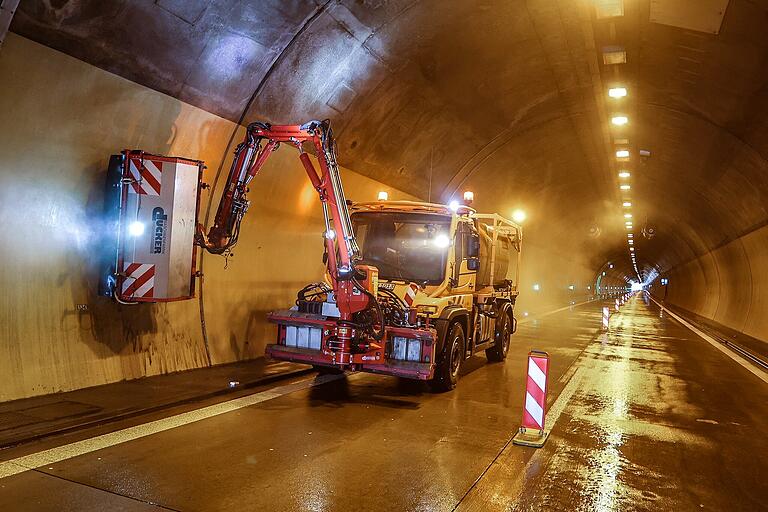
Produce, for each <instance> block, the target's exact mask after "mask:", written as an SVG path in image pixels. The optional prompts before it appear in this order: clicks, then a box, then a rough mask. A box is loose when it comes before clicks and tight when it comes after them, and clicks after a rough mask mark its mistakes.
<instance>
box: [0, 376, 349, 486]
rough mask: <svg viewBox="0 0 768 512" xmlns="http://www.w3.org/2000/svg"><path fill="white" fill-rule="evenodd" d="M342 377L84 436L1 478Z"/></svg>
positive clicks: (0, 471)
mask: <svg viewBox="0 0 768 512" xmlns="http://www.w3.org/2000/svg"><path fill="white" fill-rule="evenodd" d="M342 377H344V375H321V376H319V377H315V378H310V379H305V380H302V381H299V382H294V383H292V384H287V385H285V386H279V387H276V388H274V389H269V390H266V391H261V392H259V393H254V394H252V395H248V396H243V397H240V398H235V399H234V400H229V401H227V402H222V403H220V404H214V405H209V406H207V407H203V408H202V409H197V410H194V411H188V412H183V413H181V414H176V415H174V416H169V417H168V418H162V419H159V420H155V421H150V422H149V423H144V424H142V425H136V426H134V427H128V428H124V429H122V430H117V431H115V432H110V433H108V434H102V435H100V436H96V437H92V438H89V439H83V440H82V441H76V442H74V443H70V444H65V445H63V446H57V447H56V448H51V449H49V450H43V451H40V452H37V453H32V454H29V455H24V456H22V457H18V458H15V459H11V460H8V461H5V462H0V479H2V478H6V477H9V476H12V475H17V474H19V473H23V472H25V471H29V470H32V469H35V468H39V467H42V466H47V465H50V464H55V463H57V462H61V461H64V460H67V459H71V458H73V457H78V456H80V455H85V454H86V453H91V452H95V451H96V450H101V449H104V448H109V447H111V446H115V445H118V444H122V443H126V442H128V441H133V440H134V439H139V438H142V437H146V436H151V435H152V434H157V433H159V432H164V431H166V430H170V429H173V428H177V427H182V426H184V425H189V424H190V423H195V422H197V421H201V420H205V419H208V418H212V417H214V416H219V415H221V414H226V413H228V412H232V411H236V410H238V409H242V408H244V407H250V406H252V405H256V404H260V403H262V402H266V401H267V400H272V399H273V398H278V397H281V396H284V395H287V394H289V393H293V392H294V391H300V390H302V389H308V388H311V387H313V386H318V385H320V384H325V383H327V382H330V381H333V380H337V379H340V378H342Z"/></svg>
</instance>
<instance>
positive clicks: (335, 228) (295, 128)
mask: <svg viewBox="0 0 768 512" xmlns="http://www.w3.org/2000/svg"><path fill="white" fill-rule="evenodd" d="M306 142H310V143H312V144H313V145H314V147H315V151H316V153H317V159H318V162H319V165H320V175H318V173H317V171H316V170H315V167H314V165H313V164H312V161H311V160H310V158H309V155H308V154H307V153H305V152H304V143H306ZM281 143H288V144H293V145H294V146H296V147H297V148H298V150H299V159H300V160H301V163H302V164H303V165H304V170H305V171H306V173H307V176H308V177H309V180H310V181H311V182H312V185H313V186H314V188H315V190H317V193H318V196H319V198H320V201H321V203H322V207H323V217H324V219H325V233H324V238H325V250H326V255H327V268H328V275H329V276H330V278H331V281H332V285H333V291H334V294H335V297H336V302H337V305H338V309H339V313H340V323H341V324H345V327H340V328H339V334H338V338H339V340H338V349H339V352H340V353H341V354H342V355H344V354H346V355H348V354H349V353H350V351H351V343H352V338H353V336H354V335H356V333H355V332H354V329H353V328H351V327H346V324H353V323H354V322H353V320H354V318H353V315H355V313H359V312H362V311H364V310H368V309H375V310H376V311H377V312H378V317H379V331H378V332H377V333H376V332H373V331H372V327H370V326H369V329H370V330H371V332H372V334H373V337H374V338H377V339H378V338H380V337H381V336H382V335H383V329H384V326H383V318H382V317H381V312H380V309H379V308H378V303H377V302H376V299H375V297H374V295H373V294H372V293H371V292H370V291H369V290H368V288H369V287H370V283H371V282H374V283H375V278H373V279H371V277H372V275H373V276H375V274H376V272H377V270H376V269H375V268H374V267H370V266H364V265H358V266H357V267H356V266H355V262H356V261H357V260H359V258H360V249H359V248H358V246H357V242H356V240H355V235H354V231H353V230H352V221H351V220H350V217H349V211H348V207H347V201H346V198H345V197H344V189H343V187H342V183H341V177H340V175H339V168H338V164H337V163H336V147H335V142H334V139H333V132H332V131H331V128H330V123H329V122H328V121H310V122H308V123H305V124H303V125H282V126H278V125H274V126H273V125H269V124H267V123H259V122H256V123H251V124H250V125H248V128H247V133H246V136H245V140H244V141H243V142H241V143H240V144H239V145H238V146H237V148H236V149H235V158H234V161H233V162H232V167H231V169H230V171H229V177H228V178H227V184H226V188H225V189H224V193H223V195H222V197H221V200H220V202H219V207H218V209H217V211H216V218H215V221H214V224H213V226H212V227H211V229H210V230H209V232H208V234H206V233H205V231H204V228H203V226H198V232H197V236H196V243H197V244H198V245H200V246H202V247H203V248H205V249H206V250H207V251H208V252H211V253H214V254H223V253H226V252H227V251H229V250H230V249H231V248H232V247H233V246H234V245H235V244H236V243H237V240H238V237H239V235H240V223H241V221H242V219H243V216H244V215H245V212H246V211H247V210H248V205H249V204H250V203H249V201H248V200H247V199H246V193H247V192H248V184H249V183H250V182H251V180H252V179H253V178H254V176H256V175H257V174H258V173H259V171H261V168H262V167H263V166H264V164H265V163H266V161H267V159H268V158H269V157H270V155H271V154H272V153H273V152H274V151H276V150H277V149H278V148H279V146H280V144H281ZM361 281H364V282H365V283H366V284H368V285H369V286H364V284H362V283H361ZM374 290H375V288H374Z"/></svg>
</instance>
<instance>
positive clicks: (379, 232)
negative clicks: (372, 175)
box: [352, 212, 451, 284]
mask: <svg viewBox="0 0 768 512" xmlns="http://www.w3.org/2000/svg"><path fill="white" fill-rule="evenodd" d="M352 224H353V226H354V229H355V235H356V236H357V243H358V244H359V246H360V250H361V253H362V255H363V260H362V263H366V264H368V265H373V266H374V267H376V268H378V269H379V278H380V279H390V280H397V279H400V280H406V281H416V282H420V283H428V284H439V283H442V282H443V277H444V274H445V263H446V258H447V255H448V247H449V246H450V244H451V239H450V237H449V234H450V227H451V218H450V217H447V216H444V215H431V214H414V213H386V212H375V213H374V212H364V213H356V214H354V215H352Z"/></svg>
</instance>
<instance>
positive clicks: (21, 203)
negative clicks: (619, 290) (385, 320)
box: [0, 34, 594, 401]
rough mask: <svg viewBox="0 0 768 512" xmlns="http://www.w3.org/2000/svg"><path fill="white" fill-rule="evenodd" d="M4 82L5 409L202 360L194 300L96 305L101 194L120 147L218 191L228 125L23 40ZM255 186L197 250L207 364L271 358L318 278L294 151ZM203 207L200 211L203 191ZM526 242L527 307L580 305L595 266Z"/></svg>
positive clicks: (368, 188)
mask: <svg viewBox="0 0 768 512" xmlns="http://www.w3.org/2000/svg"><path fill="white" fill-rule="evenodd" d="M0 76H2V80H0V115H2V123H0V171H2V172H0V225H2V230H0V240H2V249H0V287H1V289H2V290H3V294H2V295H0V401H5V400H10V399H16V398H22V397H28V396H34V395H40V394H46V393H51V392H57V391H66V390H71V389H77V388H82V387H87V386H93V385H99V384H104V383H108V382H114V381H119V380H124V379H133V378H139V377H143V376H147V375H156V374H161V373H166V372H174V371H180V370H186V369H191V368H196V367H200V366H204V365H206V364H207V357H206V353H205V346H204V342H203V337H202V331H201V325H200V320H201V317H200V310H199V304H198V302H197V301H182V302H175V303H166V304H142V305H137V306H122V305H118V304H115V303H113V302H111V301H110V300H107V299H105V298H102V297H98V296H96V289H97V283H98V275H99V268H98V260H99V258H98V257H97V255H98V253H99V250H100V247H99V245H100V239H99V232H100V227H101V226H100V224H99V221H100V215H101V209H102V205H103V185H104V177H105V171H106V164H107V162H108V158H109V155H110V154H113V153H115V152H117V151H119V150H121V149H124V148H142V149H144V150H146V151H150V152H154V153H159V154H172V155H178V156H185V157H189V158H195V159H201V160H204V161H205V162H206V163H207V165H208V167H209V168H208V170H207V171H206V173H205V176H204V180H205V181H206V182H208V183H212V182H213V178H214V173H215V170H216V168H217V167H218V165H219V163H220V160H221V158H222V156H223V155H225V154H226V159H227V161H225V162H224V173H225V174H226V170H227V168H228V165H229V160H230V159H231V149H232V148H229V150H228V149H227V142H228V139H229V137H230V134H231V133H232V130H233V129H234V128H235V125H234V124H233V123H232V122H230V121H228V120H225V119H223V118H220V117H217V116H215V115H213V114H210V113H208V112H205V111H203V110H201V109H199V108H197V107H193V106H190V105H188V104H185V103H183V102H181V101H179V100H177V99H174V98H172V97H169V96H166V95H164V94H162V93H159V92H156V91H153V90H151V89H149V88H146V87H144V86H141V85H138V84H136V83H133V82H130V81H128V80H126V79H124V78H120V77H118V76H116V75H113V74H111V73H109V72H106V71H104V70H101V69H99V68H96V67H94V66H91V65H89V64H86V63H84V62H82V61H79V60H77V59H75V58H72V57H68V56H66V55H64V54H62V53H59V52H58V51H55V50H52V49H50V48H47V47H44V46H42V45H39V44H37V43H34V42H32V41H30V40H28V39H25V38H23V37H21V36H18V35H15V34H9V36H8V39H7V40H6V42H5V44H4V46H3V49H2V51H1V52H0ZM307 116H310V114H307ZM285 121H286V122H292V121H297V120H295V119H292V120H285ZM240 131H241V132H242V128H241V129H240ZM241 134H242V133H239V134H238V135H237V136H236V137H235V140H236V141H237V140H238V138H239V137H240V135H241ZM342 142H343V141H342ZM342 174H343V177H344V181H345V186H346V188H347V195H348V197H350V198H351V199H353V200H371V199H373V198H374V197H375V195H376V192H377V191H379V190H387V191H389V193H390V197H391V198H392V199H412V198H413V196H410V195H408V194H405V193H403V192H400V191H398V190H396V189H393V188H392V187H389V186H386V185H383V184H381V183H379V182H377V181H375V180H373V179H370V178H367V177H364V176H362V175H360V174H357V173H355V172H352V171H350V170H347V169H342ZM251 190H252V192H251V194H250V199H251V200H252V205H251V209H250V211H249V214H248V215H247V216H246V219H245V221H244V225H243V230H244V232H243V237H242V238H241V241H240V243H239V244H238V246H236V248H235V249H234V253H235V255H234V257H233V258H231V259H230V260H229V261H227V262H225V260H224V259H223V258H221V257H216V256H211V255H205V256H204V257H203V268H204V273H205V276H204V289H203V292H204V293H203V297H204V302H203V305H204V308H205V321H206V324H207V333H208V341H209V344H210V352H211V360H212V363H213V364H220V363H226V362H230V361H236V360H243V359H249V358H254V357H260V356H262V355H263V351H264V345H265V344H266V343H268V342H269V341H270V340H271V339H272V338H273V336H274V330H273V328H272V327H271V326H270V325H269V324H268V323H267V322H266V320H265V316H266V313H267V312H268V311H270V310H272V309H277V308H282V307H287V306H290V305H291V304H292V303H293V301H294V299H295V293H296V290H297V289H298V288H300V287H301V286H303V285H304V284H306V283H307V282H310V281H316V280H319V279H321V278H322V272H323V270H322V263H321V251H322V245H321V239H320V235H319V233H320V232H321V230H322V217H321V215H320V211H319V208H318V206H317V199H316V197H315V192H314V190H313V189H312V187H311V186H310V185H309V183H308V181H307V180H306V178H305V176H304V174H303V170H302V167H301V165H300V163H299V160H298V159H297V158H295V152H294V150H293V149H291V148H283V149H282V150H281V151H279V152H278V153H276V154H275V155H274V156H273V157H272V159H271V160H270V162H269V163H268V165H267V166H266V167H265V169H264V171H263V172H262V173H261V174H260V175H259V176H258V177H256V178H255V180H254V182H253V183H252V185H251ZM212 193H213V194H214V196H215V197H214V199H217V198H218V194H220V193H221V190H217V191H213V192H212ZM426 195H427V194H426V193H425V194H424V196H426ZM202 200H203V205H202V211H205V207H206V206H207V202H208V201H209V200H210V197H209V192H204V194H203V197H202ZM532 241H534V243H531V244H527V245H525V246H524V247H525V250H524V262H523V272H522V275H521V297H520V301H519V304H518V307H519V310H529V311H531V312H532V313H533V312H537V311H545V310H547V309H550V308H554V307H562V306H563V305H565V304H568V303H569V302H570V301H574V302H578V301H581V300H583V299H585V298H586V297H587V294H588V293H589V291H588V290H587V289H586V286H589V285H590V284H591V283H592V281H593V279H594V271H593V270H592V269H590V268H589V267H588V265H586V264H583V263H581V262H579V261H576V260H574V259H573V258H571V257H569V256H568V251H567V250H565V251H561V252H558V253H552V252H550V251H548V250H547V249H546V248H545V247H544V246H542V245H537V244H536V243H535V237H533V240H532ZM225 264H226V268H225ZM534 283H538V284H540V290H539V292H533V290H532V287H533V284H534ZM571 284H573V285H574V286H575V289H574V290H570V289H569V288H568V286H569V285H571ZM78 304H84V305H86V306H87V308H88V310H87V311H78V309H77V305H78ZM528 348H529V347H524V349H526V350H527V349H528Z"/></svg>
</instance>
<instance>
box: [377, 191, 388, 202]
mask: <svg viewBox="0 0 768 512" xmlns="http://www.w3.org/2000/svg"><path fill="white" fill-rule="evenodd" d="M378 199H379V201H386V200H388V199H389V192H386V191H384V190H382V191H381V192H379V195H378Z"/></svg>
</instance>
